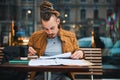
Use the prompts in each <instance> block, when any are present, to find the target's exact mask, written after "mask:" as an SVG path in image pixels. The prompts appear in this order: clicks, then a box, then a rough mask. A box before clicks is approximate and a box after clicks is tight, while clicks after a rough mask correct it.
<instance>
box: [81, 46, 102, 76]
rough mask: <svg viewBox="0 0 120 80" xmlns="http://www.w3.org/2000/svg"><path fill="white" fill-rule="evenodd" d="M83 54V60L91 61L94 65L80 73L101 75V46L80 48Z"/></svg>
mask: <svg viewBox="0 0 120 80" xmlns="http://www.w3.org/2000/svg"><path fill="white" fill-rule="evenodd" d="M81 49H82V50H83V51H84V54H85V60H88V61H90V62H92V63H93V64H94V65H92V66H90V69H89V72H88V73H81V74H92V75H102V73H103V70H102V52H101V48H81Z"/></svg>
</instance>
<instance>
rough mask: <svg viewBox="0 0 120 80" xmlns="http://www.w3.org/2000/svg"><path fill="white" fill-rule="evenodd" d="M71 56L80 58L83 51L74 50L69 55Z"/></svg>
mask: <svg viewBox="0 0 120 80" xmlns="http://www.w3.org/2000/svg"><path fill="white" fill-rule="evenodd" d="M71 58H72V59H81V58H83V51H81V50H78V51H75V52H74V53H73V54H72V55H71Z"/></svg>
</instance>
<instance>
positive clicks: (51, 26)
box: [42, 16, 60, 38]
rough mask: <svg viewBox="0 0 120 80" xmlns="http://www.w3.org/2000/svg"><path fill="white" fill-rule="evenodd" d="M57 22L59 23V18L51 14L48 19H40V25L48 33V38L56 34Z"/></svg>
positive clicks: (57, 29)
mask: <svg viewBox="0 0 120 80" xmlns="http://www.w3.org/2000/svg"><path fill="white" fill-rule="evenodd" d="M59 23H60V20H59V19H58V18H56V17H55V16H51V18H50V20H49V21H44V20H42V25H43V28H44V30H45V31H46V33H47V35H48V38H54V37H56V36H57V34H58V31H59V28H58V25H59Z"/></svg>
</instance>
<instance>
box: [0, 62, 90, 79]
mask: <svg viewBox="0 0 120 80" xmlns="http://www.w3.org/2000/svg"><path fill="white" fill-rule="evenodd" d="M3 69H5V70H17V71H26V72H30V71H43V72H45V80H50V78H51V77H50V76H51V73H50V72H57V71H58V72H84V71H88V70H89V66H65V65H57V66H29V65H28V64H10V63H9V62H7V63H4V64H1V65H0V70H3Z"/></svg>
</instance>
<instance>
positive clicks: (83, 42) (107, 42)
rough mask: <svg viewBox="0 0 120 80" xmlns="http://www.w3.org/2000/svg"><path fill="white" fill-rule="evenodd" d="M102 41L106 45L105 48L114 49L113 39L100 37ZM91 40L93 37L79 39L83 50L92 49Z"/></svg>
mask: <svg viewBox="0 0 120 80" xmlns="http://www.w3.org/2000/svg"><path fill="white" fill-rule="evenodd" d="M100 39H101V40H102V42H103V43H104V45H105V48H112V47H113V42H112V39H111V38H108V37H100ZM91 40H92V38H91V37H84V38H80V39H78V45H79V47H81V48H90V47H91Z"/></svg>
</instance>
